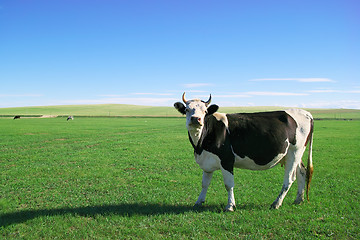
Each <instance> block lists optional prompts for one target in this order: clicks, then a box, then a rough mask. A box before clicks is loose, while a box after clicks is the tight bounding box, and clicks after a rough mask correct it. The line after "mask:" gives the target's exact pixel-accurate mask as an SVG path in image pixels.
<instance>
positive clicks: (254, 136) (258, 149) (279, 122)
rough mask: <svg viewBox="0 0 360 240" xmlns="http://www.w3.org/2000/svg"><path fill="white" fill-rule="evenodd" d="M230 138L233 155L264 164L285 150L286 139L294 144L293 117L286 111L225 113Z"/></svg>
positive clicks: (294, 125)
mask: <svg viewBox="0 0 360 240" xmlns="http://www.w3.org/2000/svg"><path fill="white" fill-rule="evenodd" d="M226 116H227V118H228V123H229V132H230V141H231V145H232V148H233V151H234V153H235V154H237V155H238V156H240V157H241V158H244V157H245V156H247V157H249V158H251V159H252V160H254V161H255V163H256V164H258V165H266V164H267V163H269V162H271V161H272V160H273V159H274V157H275V156H277V155H278V154H279V153H285V151H286V147H287V144H286V142H285V140H286V139H289V142H290V143H291V144H295V143H296V138H295V134H296V128H297V124H296V122H295V120H294V119H293V118H292V117H291V116H290V115H288V114H287V113H286V112H285V111H276V112H262V113H236V114H227V115H226Z"/></svg>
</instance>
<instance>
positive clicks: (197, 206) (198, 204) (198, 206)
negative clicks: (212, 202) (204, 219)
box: [193, 203, 202, 210]
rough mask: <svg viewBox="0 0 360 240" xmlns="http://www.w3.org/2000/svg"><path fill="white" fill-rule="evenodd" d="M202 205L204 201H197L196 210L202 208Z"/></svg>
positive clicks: (194, 207)
mask: <svg viewBox="0 0 360 240" xmlns="http://www.w3.org/2000/svg"><path fill="white" fill-rule="evenodd" d="M201 207H202V203H195V205H194V206H193V209H194V210H197V209H200V208H201Z"/></svg>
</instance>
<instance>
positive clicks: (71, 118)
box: [66, 116, 74, 121]
mask: <svg viewBox="0 0 360 240" xmlns="http://www.w3.org/2000/svg"><path fill="white" fill-rule="evenodd" d="M69 120H74V117H73V116H68V118H67V119H66V121H69Z"/></svg>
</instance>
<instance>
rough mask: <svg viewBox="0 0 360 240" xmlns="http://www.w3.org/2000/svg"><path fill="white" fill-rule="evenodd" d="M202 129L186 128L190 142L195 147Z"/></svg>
mask: <svg viewBox="0 0 360 240" xmlns="http://www.w3.org/2000/svg"><path fill="white" fill-rule="evenodd" d="M202 130H203V127H202V126H200V127H197V128H188V131H189V136H190V137H191V140H192V142H193V143H194V145H195V146H197V145H198V142H199V140H200V137H201V133H202Z"/></svg>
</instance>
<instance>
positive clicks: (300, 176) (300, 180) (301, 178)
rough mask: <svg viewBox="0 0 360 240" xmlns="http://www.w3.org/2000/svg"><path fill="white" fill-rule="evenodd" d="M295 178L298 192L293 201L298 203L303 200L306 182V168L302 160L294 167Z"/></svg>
mask: <svg viewBox="0 0 360 240" xmlns="http://www.w3.org/2000/svg"><path fill="white" fill-rule="evenodd" d="M296 178H297V184H298V192H297V195H296V199H295V202H294V203H295V204H300V203H302V202H303V201H304V193H305V183H306V168H305V166H304V164H303V163H302V162H301V163H300V164H299V165H298V166H297V168H296Z"/></svg>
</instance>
